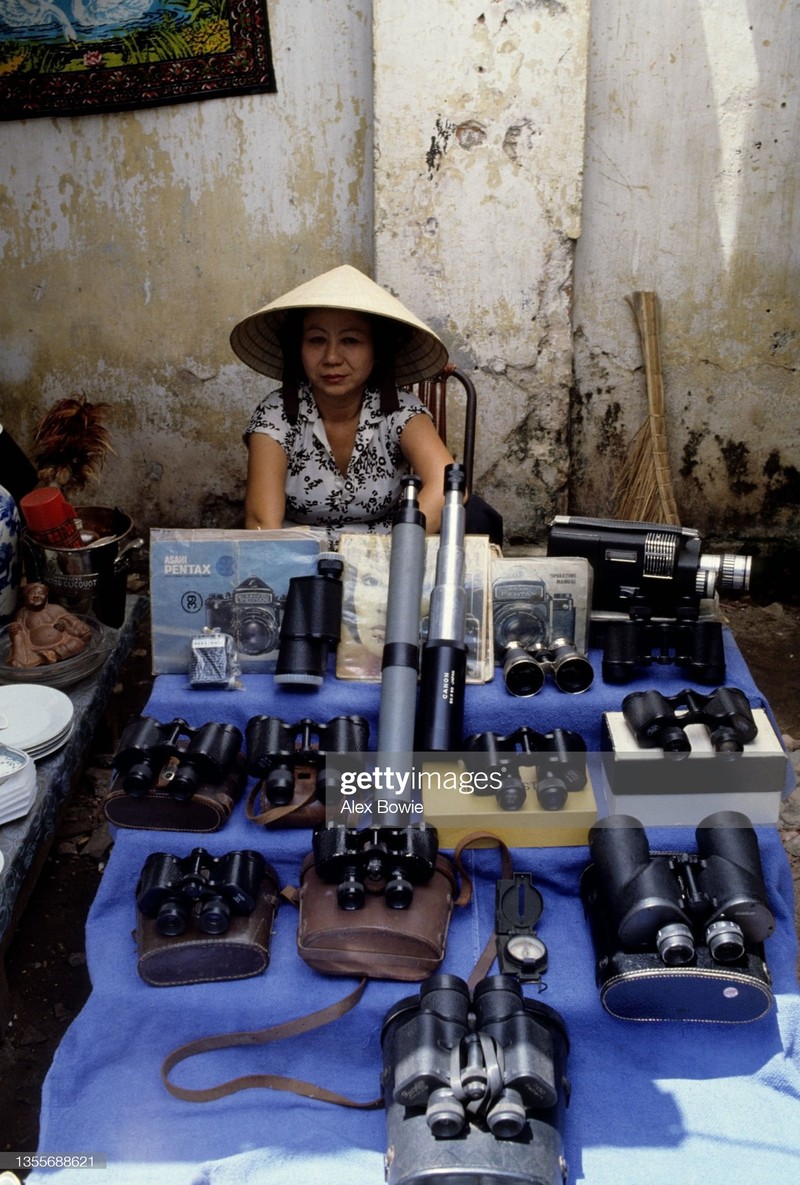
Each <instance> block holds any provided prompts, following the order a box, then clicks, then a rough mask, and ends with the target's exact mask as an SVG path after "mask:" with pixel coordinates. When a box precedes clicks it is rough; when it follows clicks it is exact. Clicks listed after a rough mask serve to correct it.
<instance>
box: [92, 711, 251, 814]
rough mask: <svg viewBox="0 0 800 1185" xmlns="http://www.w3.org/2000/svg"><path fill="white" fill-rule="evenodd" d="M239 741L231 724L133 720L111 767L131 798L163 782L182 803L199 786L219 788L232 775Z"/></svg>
mask: <svg viewBox="0 0 800 1185" xmlns="http://www.w3.org/2000/svg"><path fill="white" fill-rule="evenodd" d="M243 741H244V738H243V737H242V734H241V732H240V731H239V729H238V728H236V727H235V726H234V725H232V724H218V723H216V722H214V721H210V722H209V723H207V724H203V725H202V726H201V727H200V728H192V727H191V725H189V724H187V722H186V721H185V720H182V719H180V718H176V719H175V720H172V721H170V722H169V723H167V724H162V723H160V722H159V721H158V720H154V719H153V718H152V717H151V716H137V717H135V718H134V719H133V720H131V721H130V722H129V723H128V724H127V725H126V727H125V729H124V730H123V733H122V736H121V737H120V742H119V745H118V747H117V751H116V753H115V754H114V757H113V759H112V768H113V770H114V772H115V774H116V776H117V778H118V779H119V781H120V782H121V784H122V788H123V789H124V790H125V792H126V793H127V794H130V795H131V796H132V797H133V798H142V797H144V795H146V794H147V792H148V791H149V790H152V789H154V788H155V786H156V785H157V783H158V782H159V778H162V780H163V782H164V784H165V788H166V789H168V790H169V793H170V794H171V795H172V796H173V798H176V799H178V800H179V801H186V800H188V799H190V798H191V797H192V795H193V794H194V793H195V791H196V790H197V789H198V788H199V787H200V786H202V785H204V784H207V783H210V784H212V785H219V784H220V783H221V782H223V781H224V780H225V778H226V777H228V775H229V774H231V773H232V772H234V771H235V769H236V766H237V763H238V761H239V757H240V754H241V752H242V745H243ZM168 763H169V764H170V768H169V769H167V770H165V766H167V764H168Z"/></svg>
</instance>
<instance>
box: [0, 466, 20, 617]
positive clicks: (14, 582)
mask: <svg viewBox="0 0 800 1185" xmlns="http://www.w3.org/2000/svg"><path fill="white" fill-rule="evenodd" d="M19 533H20V517H19V511H18V510H17V504H16V502H15V501H14V499H13V498H12V497H11V495H10V494H9V492H8V490H7V489H5V487H4V486H0V628H2V627H3V626H4V625H8V623H9V621H11V619H12V617H13V616H14V611H15V609H16V607H17V593H18V591H19V581H20V555H19Z"/></svg>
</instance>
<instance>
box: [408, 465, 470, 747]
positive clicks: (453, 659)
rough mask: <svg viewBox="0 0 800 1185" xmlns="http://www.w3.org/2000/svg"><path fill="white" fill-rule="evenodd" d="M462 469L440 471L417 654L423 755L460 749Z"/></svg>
mask: <svg viewBox="0 0 800 1185" xmlns="http://www.w3.org/2000/svg"><path fill="white" fill-rule="evenodd" d="M466 488H467V483H466V474H465V472H464V467H463V465H457V464H453V465H448V466H447V468H446V469H445V471H444V507H443V509H442V525H441V532H440V536H439V551H438V554H437V556H436V581H435V584H434V587H433V590H432V592H431V603H430V618H429V621H430V624H429V627H428V638H427V641H426V643H425V646H424V649H423V651H422V675H421V680H420V702H419V712H418V717H417V723H418V729H417V732H418V738H419V743H418V747H419V749H420V750H422V751H427V752H443V751H448V750H449V751H455V750H458V749H459V748H460V747H461V738H462V734H463V727H464V686H465V682H466V674H467V645H466V642H465V640H464V639H465V634H466V618H467V611H466V589H465V586H464V569H465V553H464V527H465V511H464V493H465V491H466Z"/></svg>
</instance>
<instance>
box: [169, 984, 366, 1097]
mask: <svg viewBox="0 0 800 1185" xmlns="http://www.w3.org/2000/svg"><path fill="white" fill-rule="evenodd" d="M366 986H367V980H366V979H362V980H361V981H360V982H359V984H358V987H356V988H355V990H354V991H352V992H350V994H349V995H347V996H345V997H344V998H343V999H341V1000H336V1001H334V1003H333V1004H328V1005H327V1006H326V1007H325V1008H320V1009H319V1010H318V1011H317V1012H310V1013H308V1015H306V1016H298V1017H295V1019H294V1020H287V1021H283V1023H281V1024H278V1025H270V1026H269V1027H268V1028H266V1029H253V1030H250V1031H245V1032H240V1033H220V1034H217V1035H215V1036H211V1037H198V1038H197V1039H196V1040H194V1041H189V1042H187V1043H186V1044H185V1045H181V1046H179V1048H178V1049H174V1050H173V1051H172V1053H170V1054H168V1055H167V1057H166V1058H165V1059H164V1061H163V1063H162V1065H161V1081H162V1082H163V1083H164V1086H165V1087H166V1088H167V1090H168V1091H169V1093H170V1094H171V1095H174V1096H175V1098H177V1099H183V1100H184V1102H188V1103H209V1102H213V1101H214V1100H215V1099H221V1098H224V1097H225V1096H226V1095H230V1094H235V1093H236V1092H237V1091H240V1090H250V1089H251V1088H254V1087H266V1088H267V1089H269V1090H286V1091H291V1092H292V1093H294V1094H299V1095H303V1096H304V1097H306V1098H309V1099H320V1100H321V1101H322V1102H325V1103H336V1104H338V1106H340V1107H351V1108H354V1109H356V1110H359V1111H375V1110H377V1109H378V1108H380V1107H382V1106H383V1099H382V1098H377V1099H371V1100H370V1101H369V1102H365V1103H362V1102H358V1101H357V1100H355V1099H350V1098H347V1096H345V1095H340V1094H337V1093H336V1092H335V1091H330V1090H326V1089H325V1088H324V1087H322V1086H317V1085H316V1084H315V1083H313V1082H304V1081H303V1080H302V1079H301V1078H287V1077H284V1076H283V1075H281V1074H245V1075H243V1076H242V1077H241V1078H232V1079H231V1080H230V1081H229V1082H220V1083H218V1084H217V1085H216V1086H206V1087H198V1088H190V1087H185V1086H178V1085H177V1084H176V1083H174V1082H172V1081H170V1073H171V1072H172V1070H174V1068H175V1066H177V1065H178V1064H179V1063H180V1062H183V1061H186V1059H187V1058H190V1057H195V1056H197V1055H198V1054H200V1053H208V1052H209V1051H210V1050H212V1049H228V1048H231V1047H233V1046H237V1045H267V1044H270V1043H271V1042H273V1041H281V1040H283V1038H285V1037H297V1036H299V1035H300V1034H301V1033H308V1032H311V1031H312V1030H313V1029H319V1028H322V1026H323V1025H326V1024H329V1023H330V1022H331V1021H333V1020H338V1019H339V1017H340V1016H344V1015H345V1013H347V1012H349V1011H350V1010H351V1008H354V1007H355V1005H356V1004H357V1003H358V1001H359V1000H360V999H361V997H362V995H363V994H364V988H365V987H366Z"/></svg>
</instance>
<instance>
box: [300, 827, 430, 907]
mask: <svg viewBox="0 0 800 1185" xmlns="http://www.w3.org/2000/svg"><path fill="white" fill-rule="evenodd" d="M312 851H313V856H314V863H315V866H316V870H317V873H318V874H319V876H320V878H321V879H322V880H323V881H325V883H326V884H332V885H336V886H337V888H336V899H337V901H338V903H339V907H340V908H341V909H346V910H355V909H363V907H364V904H365V902H366V895H367V892H382V893H383V896H384V898H385V900H386V904H387V905H388V906H389V907H390V909H408V908H409V906H410V905H411V902H412V900H413V897H414V886H415V885H422V884H425V883H426V882H427V881H429V880H430V879H431V877H432V876H433V873H434V871H435V869H436V857H437V855H438V852H439V835H438V832H437V830H436V828H435V827H428V826H426V825H425V824H424V823H422V824H420V825H418V826H409V827H397V828H395V827H366V828H364V829H363V830H357V829H356V828H353V827H346V826H345V825H344V824H343V823H331V824H330V825H329V826H327V827H319V828H317V829H316V831H315V832H314V834H313V837H312Z"/></svg>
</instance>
